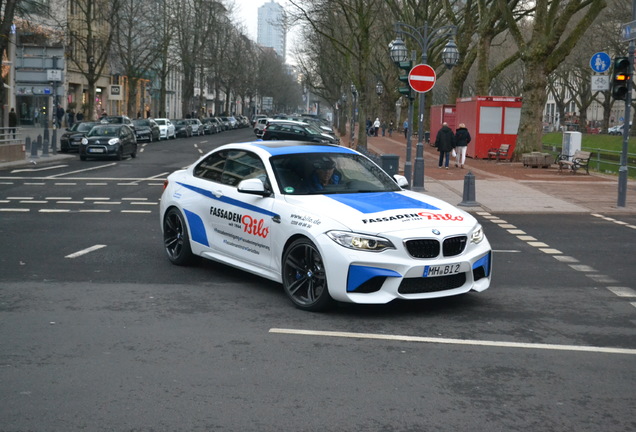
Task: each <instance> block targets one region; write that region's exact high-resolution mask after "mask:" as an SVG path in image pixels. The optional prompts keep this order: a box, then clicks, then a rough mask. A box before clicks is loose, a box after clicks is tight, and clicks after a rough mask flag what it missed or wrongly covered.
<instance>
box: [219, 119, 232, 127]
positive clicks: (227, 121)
mask: <svg viewBox="0 0 636 432" xmlns="http://www.w3.org/2000/svg"><path fill="white" fill-rule="evenodd" d="M217 118H218V119H219V120H220V121H221V124H222V125H223V130H230V129H231V128H230V119H229V118H227V117H217Z"/></svg>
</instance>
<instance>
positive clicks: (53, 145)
mask: <svg viewBox="0 0 636 432" xmlns="http://www.w3.org/2000/svg"><path fill="white" fill-rule="evenodd" d="M51 150H52V151H53V154H54V155H56V154H57V129H53V137H52V138H51Z"/></svg>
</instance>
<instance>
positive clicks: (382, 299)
mask: <svg viewBox="0 0 636 432" xmlns="http://www.w3.org/2000/svg"><path fill="white" fill-rule="evenodd" d="M327 240H328V241H331V240H329V239H327ZM324 245H325V246H326V247H328V248H329V250H328V252H324V253H322V257H323V260H324V262H325V268H326V269H327V283H328V287H329V293H330V294H331V296H332V297H333V298H334V299H335V300H338V301H345V302H352V303H365V304H383V303H388V302H390V301H392V300H395V299H404V300H417V299H430V298H438V297H448V296H453V295H459V294H464V293H467V292H469V291H478V292H481V291H484V290H486V289H487V288H488V287H489V286H490V281H491V275H492V249H491V247H490V244H489V243H488V240H487V239H484V240H483V241H482V242H481V243H479V244H476V245H475V244H470V245H468V246H467V248H466V250H465V251H464V252H463V253H462V254H461V255H457V256H451V257H437V258H434V259H417V258H412V257H409V256H401V252H400V251H398V250H388V251H385V252H381V253H372V252H360V251H353V250H348V249H345V248H342V247H340V246H337V245H336V246H337V247H335V248H334V245H329V244H324ZM334 252H335V253H334ZM451 265H452V266H453V267H455V266H456V267H457V268H458V269H459V271H458V272H457V273H453V274H449V275H443V274H442V275H439V276H430V275H427V274H429V273H432V272H431V269H432V268H435V269H436V270H437V269H439V267H437V266H442V268H444V267H445V266H451Z"/></svg>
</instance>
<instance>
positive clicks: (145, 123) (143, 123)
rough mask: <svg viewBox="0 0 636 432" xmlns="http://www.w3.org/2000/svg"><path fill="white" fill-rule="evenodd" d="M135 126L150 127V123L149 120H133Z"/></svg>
mask: <svg viewBox="0 0 636 432" xmlns="http://www.w3.org/2000/svg"><path fill="white" fill-rule="evenodd" d="M133 124H134V125H135V126H150V122H149V121H148V120H133Z"/></svg>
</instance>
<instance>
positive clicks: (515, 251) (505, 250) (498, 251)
mask: <svg viewBox="0 0 636 432" xmlns="http://www.w3.org/2000/svg"><path fill="white" fill-rule="evenodd" d="M493 252H497V253H519V252H521V251H520V250H515V249H493Z"/></svg>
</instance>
